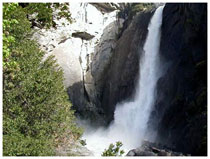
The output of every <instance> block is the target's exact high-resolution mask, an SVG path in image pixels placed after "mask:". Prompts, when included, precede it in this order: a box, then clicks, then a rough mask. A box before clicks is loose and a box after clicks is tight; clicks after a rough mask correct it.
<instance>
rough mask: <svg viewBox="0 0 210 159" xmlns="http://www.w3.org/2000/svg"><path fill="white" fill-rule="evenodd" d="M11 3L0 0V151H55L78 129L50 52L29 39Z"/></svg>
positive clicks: (75, 135)
mask: <svg viewBox="0 0 210 159" xmlns="http://www.w3.org/2000/svg"><path fill="white" fill-rule="evenodd" d="M27 14H28V13H26V11H25V9H24V8H22V7H21V6H19V5H18V4H17V3H4V4H3V155H4V156H46V155H48V156H49V155H55V151H54V150H55V148H56V147H57V146H58V145H59V144H61V143H63V142H64V141H65V140H64V139H65V138H67V137H69V136H70V137H71V138H73V140H77V139H78V138H79V137H80V135H81V129H80V128H78V127H77V126H76V124H75V122H74V119H75V117H74V111H73V110H71V103H70V102H69V100H68V96H67V93H66V90H65V88H64V86H63V72H62V70H61V69H60V68H59V66H58V65H57V64H56V61H55V60H54V58H53V57H52V56H50V57H49V58H47V60H45V61H42V59H43V56H44V54H45V53H44V52H43V51H41V50H40V49H39V47H38V45H37V43H36V42H34V41H31V40H30V34H31V29H30V27H31V24H30V21H29V20H28V19H27Z"/></svg>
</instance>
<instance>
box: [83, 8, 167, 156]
mask: <svg viewBox="0 0 210 159" xmlns="http://www.w3.org/2000/svg"><path fill="white" fill-rule="evenodd" d="M163 7H164V6H160V7H159V8H157V10H156V11H155V13H154V15H153V17H152V18H151V21H150V24H149V27H148V35H147V39H146V42H145V44H144V54H143V55H142V56H141V60H140V69H139V70H140V72H139V81H138V85H137V89H136V90H137V92H136V94H135V98H134V101H132V102H127V103H124V104H118V105H117V106H116V110H115V114H114V121H113V123H112V124H111V125H110V126H109V128H108V129H103V128H101V129H98V130H93V131H92V132H91V131H86V132H85V134H84V138H85V139H86V141H87V147H88V149H90V150H91V151H93V152H94V154H95V155H99V156H100V155H101V153H102V152H103V151H104V149H105V148H108V146H109V144H110V143H115V142H117V141H121V142H122V143H123V145H124V146H123V149H124V150H125V151H128V150H130V149H132V148H137V147H138V146H140V145H141V142H142V140H143V139H145V137H146V134H147V132H146V131H147V122H148V120H149V116H150V113H151V110H152V107H153V104H154V97H155V94H154V92H155V86H156V82H157V80H158V79H159V77H160V71H159V69H160V66H159V65H160V64H159V63H160V62H159V55H158V53H159V45H160V34H161V24H162V11H163Z"/></svg>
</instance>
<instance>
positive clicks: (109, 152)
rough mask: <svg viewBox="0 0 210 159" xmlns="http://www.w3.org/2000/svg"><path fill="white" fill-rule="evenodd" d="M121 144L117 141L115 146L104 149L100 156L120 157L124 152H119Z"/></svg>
mask: <svg viewBox="0 0 210 159" xmlns="http://www.w3.org/2000/svg"><path fill="white" fill-rule="evenodd" d="M122 145H123V144H122V142H120V141H118V142H116V144H115V145H114V144H110V145H109V148H108V149H105V150H104V152H103V153H102V155H101V156H122V155H123V154H124V153H125V152H124V151H123V150H120V148H121V147H122Z"/></svg>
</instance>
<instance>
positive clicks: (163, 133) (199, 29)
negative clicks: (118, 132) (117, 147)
mask: <svg viewBox="0 0 210 159" xmlns="http://www.w3.org/2000/svg"><path fill="white" fill-rule="evenodd" d="M160 53H161V56H162V60H163V61H164V64H165V66H166V67H165V69H166V70H165V75H163V77H162V78H161V79H160V80H159V81H158V84H157V95H158V97H157V100H156V103H155V108H154V111H153V112H152V114H151V117H150V122H149V125H150V126H151V127H152V128H151V129H150V131H156V130H157V141H158V142H160V143H162V144H165V145H168V146H170V147H172V148H174V149H175V150H176V151H181V152H184V153H189V154H192V155H206V154H207V4H205V3H203V4H193V3H188V4H185V3H182V4H177V3H176V4H173V3H169V4H166V5H165V8H164V11H163V23H162V38H161V44H160Z"/></svg>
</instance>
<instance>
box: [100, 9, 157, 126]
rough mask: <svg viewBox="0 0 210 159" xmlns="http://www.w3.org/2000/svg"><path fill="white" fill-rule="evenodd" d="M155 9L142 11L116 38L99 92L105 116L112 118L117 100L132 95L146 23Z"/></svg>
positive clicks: (119, 100)
mask: <svg viewBox="0 0 210 159" xmlns="http://www.w3.org/2000/svg"><path fill="white" fill-rule="evenodd" d="M153 13H154V12H151V11H147V12H141V13H140V14H138V15H137V16H136V17H135V18H134V19H133V20H132V23H131V24H130V25H129V26H128V28H127V29H126V30H125V31H124V32H123V34H122V36H121V37H120V39H119V40H118V41H117V44H116V48H115V50H114V54H113V56H112V59H111V63H110V65H109V68H108V71H107V74H106V76H105V77H104V81H105V84H104V87H103V89H102V90H103V95H102V108H103V110H104V111H105V114H106V116H107V120H108V121H109V122H110V121H111V120H113V115H114V110H115V106H116V104H117V103H118V102H121V101H123V100H129V99H132V97H133V95H134V93H135V85H136V82H137V80H138V79H137V78H138V72H139V71H138V70H139V57H140V55H141V54H142V53H143V51H144V50H143V45H144V41H145V39H146V36H147V27H148V25H149V22H150V18H151V16H152V15H153Z"/></svg>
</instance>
